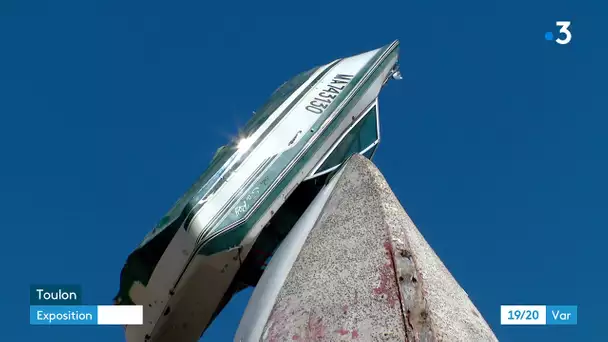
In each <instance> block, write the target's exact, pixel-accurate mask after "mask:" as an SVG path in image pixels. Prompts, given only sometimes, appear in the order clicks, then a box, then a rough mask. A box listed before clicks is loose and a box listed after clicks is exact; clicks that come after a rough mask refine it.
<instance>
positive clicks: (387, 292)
mask: <svg viewBox="0 0 608 342" xmlns="http://www.w3.org/2000/svg"><path fill="white" fill-rule="evenodd" d="M384 249H385V250H386V252H387V253H388V258H389V262H388V263H386V264H384V265H382V267H380V286H378V287H376V288H375V289H374V293H375V294H377V295H384V296H386V299H387V301H388V304H389V305H390V306H391V307H394V306H395V303H397V301H398V300H399V297H398V296H399V289H397V284H396V283H395V266H394V260H393V245H392V244H391V242H390V241H386V242H385V243H384Z"/></svg>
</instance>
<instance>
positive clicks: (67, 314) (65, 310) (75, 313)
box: [30, 305, 97, 325]
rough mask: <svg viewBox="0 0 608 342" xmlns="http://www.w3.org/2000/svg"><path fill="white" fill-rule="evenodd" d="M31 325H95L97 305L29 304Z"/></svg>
mask: <svg viewBox="0 0 608 342" xmlns="http://www.w3.org/2000/svg"><path fill="white" fill-rule="evenodd" d="M30 324H32V325H97V305H80V306H59V305H44V306H42V305H39V306H30Z"/></svg>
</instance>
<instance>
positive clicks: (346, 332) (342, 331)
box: [336, 328, 350, 336]
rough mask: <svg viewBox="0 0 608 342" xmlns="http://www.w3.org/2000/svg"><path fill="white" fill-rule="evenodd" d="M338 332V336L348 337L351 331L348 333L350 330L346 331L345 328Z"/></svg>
mask: <svg viewBox="0 0 608 342" xmlns="http://www.w3.org/2000/svg"><path fill="white" fill-rule="evenodd" d="M336 332H337V333H338V334H340V335H342V336H344V335H348V333H349V332H350V331H348V330H346V329H344V328H340V329H338V330H336Z"/></svg>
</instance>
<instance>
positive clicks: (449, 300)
mask: <svg viewBox="0 0 608 342" xmlns="http://www.w3.org/2000/svg"><path fill="white" fill-rule="evenodd" d="M262 340H263V341H351V340H360V341H463V342H474V341H497V339H496V337H495V336H494V334H493V332H492V330H491V329H490V327H489V326H488V324H487V323H486V321H485V320H484V319H483V317H482V316H481V314H480V313H479V311H478V310H477V309H476V308H475V306H474V305H473V304H472V302H471V301H470V299H469V297H468V295H467V294H466V292H465V291H464V290H463V289H462V288H461V287H460V286H459V284H458V283H457V282H456V280H455V279H454V277H452V275H451V274H450V272H449V271H448V270H447V268H446V267H445V266H444V264H443V263H442V262H441V260H440V259H439V257H438V256H437V255H436V254H435V253H434V251H433V250H432V248H431V247H430V246H429V245H428V243H427V242H426V241H425V239H424V237H423V236H422V235H421V234H420V232H419V231H418V229H417V228H416V226H415V225H414V223H413V222H412V220H411V219H410V218H409V216H408V215H407V213H406V212H405V210H404V209H403V207H402V206H401V204H400V203H399V201H398V200H397V198H396V197H395V195H394V194H393V192H392V190H391V189H390V187H389V185H388V184H387V183H386V180H385V179H384V177H383V176H382V174H381V173H380V171H379V170H378V169H377V168H376V167H375V166H374V165H373V164H372V163H371V162H370V161H369V160H367V159H365V158H363V157H361V156H356V157H353V158H351V159H350V160H349V162H348V163H347V164H346V166H345V170H344V172H343V173H342V174H341V175H340V179H339V180H338V183H337V185H336V187H335V188H334V190H333V192H332V194H331V197H330V198H329V200H328V202H327V203H326V205H325V208H324V209H323V213H322V215H321V216H320V217H319V220H318V221H317V223H316V225H315V226H314V228H313V229H312V231H311V233H310V235H309V236H308V238H307V240H306V242H305V243H304V246H303V248H302V250H301V252H300V254H299V255H298V257H297V259H296V261H295V263H294V265H293V268H292V269H291V270H290V272H289V275H288V276H287V279H286V281H285V283H284V285H283V287H282V288H281V291H280V293H279V295H278V298H277V300H276V303H275V305H274V307H273V309H272V313H271V315H270V318H269V319H268V321H267V323H266V325H265V327H264V333H263V336H262Z"/></svg>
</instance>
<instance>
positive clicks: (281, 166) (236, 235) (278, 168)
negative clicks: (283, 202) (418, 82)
mask: <svg viewBox="0 0 608 342" xmlns="http://www.w3.org/2000/svg"><path fill="white" fill-rule="evenodd" d="M385 52H386V49H383V50H381V51H379V52H378V54H377V55H376V56H374V58H372V59H371V60H370V61H369V62H368V63H367V64H366V65H365V67H364V68H363V69H362V72H359V73H358V74H357V75H356V76H355V77H354V78H353V80H352V81H351V82H350V83H349V84H348V85H347V89H348V90H346V89H345V91H343V92H342V93H341V94H340V95H338V97H337V98H336V100H335V101H334V102H333V103H332V104H331V105H330V106H329V108H327V109H326V111H325V113H327V114H325V115H324V116H323V117H322V118H320V119H319V120H318V121H317V122H316V123H315V125H314V126H313V129H314V132H317V131H318V130H319V129H320V128H321V126H322V125H323V123H325V121H326V120H327V119H328V118H329V116H330V115H331V114H332V113H333V112H334V111H335V110H336V108H337V107H338V105H339V104H340V103H342V101H344V100H345V97H346V96H348V94H349V93H350V92H351V91H352V90H353V88H354V87H355V86H356V85H357V84H358V83H359V82H360V81H361V79H362V78H363V77H364V76H365V75H366V74H367V73H368V72H369V70H370V69H371V68H372V67H373V65H374V64H375V63H377V61H378V58H379V57H380V56H382V55H383V54H384V53H385ZM397 52H398V51H397V50H394V51H392V52H391V53H390V54H389V55H388V56H386V57H385V59H384V60H383V61H382V62H381V63H380V65H379V66H378V68H376V70H375V71H374V72H373V73H372V74H371V75H370V77H369V78H368V79H367V80H366V81H365V82H364V84H362V85H361V86H360V88H359V89H358V90H357V91H356V93H355V94H354V95H353V96H352V97H351V99H350V100H349V101H348V103H347V104H346V105H345V106H344V107H343V108H342V109H341V110H340V112H339V113H338V115H336V117H335V118H334V119H333V120H332V121H331V122H330V123H329V125H328V127H326V128H325V129H324V130H323V132H321V134H320V135H319V136H318V138H317V139H316V140H315V141H314V143H313V144H312V145H311V146H310V147H309V148H308V149H307V151H306V152H305V153H304V154H303V155H302V156H300V158H299V160H298V161H297V162H296V163H295V165H293V166H292V167H291V169H290V170H289V171H288V172H287V174H285V175H284V176H283V177H282V178H281V180H280V182H279V183H278V184H277V185H276V186H275V187H274V188H273V189H272V190H271V191H270V193H269V194H268V195H267V196H266V197H265V198H264V199H263V201H262V203H260V205H259V206H258V207H257V208H256V209H255V211H254V213H253V214H252V215H251V216H250V217H248V218H247V219H246V221H245V222H243V223H242V224H240V225H238V226H237V227H235V228H233V229H230V230H228V231H226V232H223V233H220V234H218V235H219V236H216V237H215V238H213V239H211V240H210V241H208V242H206V243H205V244H204V245H203V246H202V247H201V248H200V249H199V251H198V254H202V255H213V254H215V253H218V252H221V251H224V250H227V249H230V248H233V247H236V246H238V245H239V244H240V243H241V242H242V241H243V239H244V238H245V236H246V235H247V233H248V232H249V231H250V230H251V229H252V228H253V227H254V225H255V224H256V223H257V222H258V221H259V220H260V219H261V217H262V215H264V213H266V212H267V211H268V209H269V208H270V206H271V205H272V203H273V202H274V200H275V199H276V198H277V197H278V196H279V195H280V194H281V192H282V191H283V190H285V188H286V187H287V186H288V185H289V183H290V182H291V181H292V180H293V179H294V177H295V176H296V175H297V173H298V172H300V170H301V169H302V168H303V167H304V166H305V165H306V164H307V163H308V162H309V161H310V159H311V158H312V157H313V156H314V155H315V154H316V153H317V152H318V151H319V149H320V148H321V146H322V145H323V144H324V143H325V142H326V141H327V139H328V137H329V135H330V134H331V133H333V132H334V131H335V130H336V129H337V126H338V125H339V124H340V123H341V122H342V121H343V120H344V119H345V118H344V117H345V115H348V114H349V113H350V111H351V110H352V109H353V107H354V106H355V105H356V104H357V103H358V101H359V99H360V98H361V97H362V96H363V94H365V92H366V91H367V90H368V89H369V88H370V87H371V85H372V84H373V83H374V82H375V81H376V80H377V79H378V77H379V76H380V73H381V72H382V71H383V70H384V69H385V68H386V66H387V64H388V63H389V62H390V61H391V60H392V59H393V56H394V55H396V54H397ZM314 132H311V131H308V132H307V133H306V134H305V136H304V138H303V139H301V140H300V141H299V142H298V145H299V146H297V147H296V148H293V149H291V150H288V151H286V152H284V153H283V154H282V155H281V156H280V157H279V158H278V160H277V161H276V162H275V163H274V164H273V165H272V166H271V167H270V169H269V170H268V172H267V173H266V174H265V175H264V177H262V180H261V181H258V182H257V183H256V184H255V185H254V186H252V187H251V188H255V186H258V187H260V190H261V191H260V194H263V193H265V191H264V190H267V189H268V187H269V184H267V185H265V186H264V185H263V181H264V179H271V180H274V179H277V178H278V176H279V175H280V174H281V173H282V172H283V171H284V170H285V168H286V167H288V165H289V163H290V162H291V161H293V160H294V159H296V156H297V154H298V153H300V152H301V150H302V149H303V148H304V145H305V144H306V143H307V142H308V141H310V140H311V139H312V137H313V136H314V134H315V133H314ZM231 213H232V214H234V208H232V209H231ZM232 214H231V215H230V216H228V217H227V218H226V219H225V220H223V221H222V222H221V223H220V224H219V225H218V226H216V227H214V230H220V229H223V228H224V227H227V226H229V225H231V224H234V222H236V221H237V220H238V219H237V220H235V217H234V216H232Z"/></svg>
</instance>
